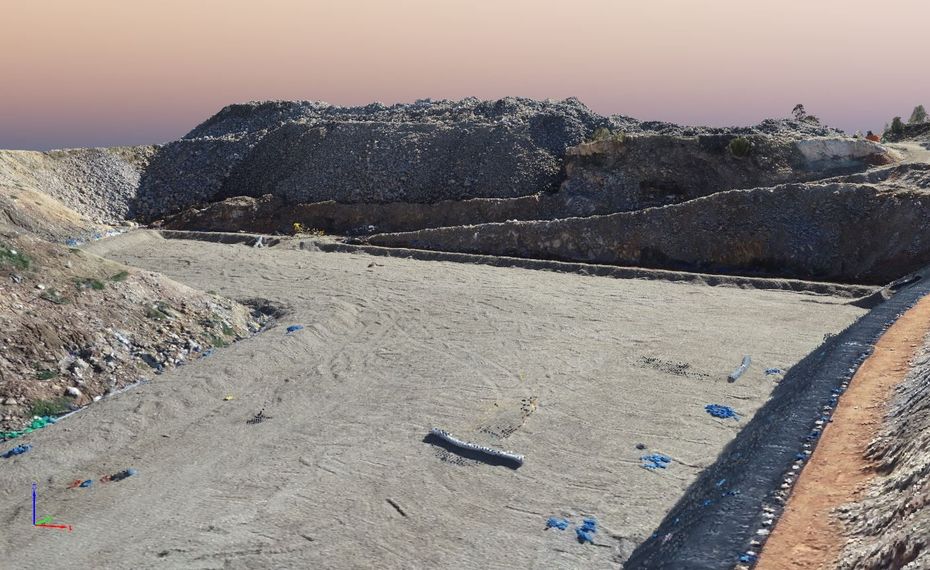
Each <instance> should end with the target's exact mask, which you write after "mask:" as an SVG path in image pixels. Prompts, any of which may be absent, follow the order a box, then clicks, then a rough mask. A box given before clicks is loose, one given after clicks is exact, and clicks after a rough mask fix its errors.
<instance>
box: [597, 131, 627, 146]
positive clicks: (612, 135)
mask: <svg viewBox="0 0 930 570" xmlns="http://www.w3.org/2000/svg"><path fill="white" fill-rule="evenodd" d="M591 141H592V142H596V141H612V142H617V143H622V142H626V133H624V132H622V131H612V130H610V129H608V128H607V127H599V128H597V129H595V130H594V133H593V134H592V135H591Z"/></svg>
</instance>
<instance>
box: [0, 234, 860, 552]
mask: <svg viewBox="0 0 930 570" xmlns="http://www.w3.org/2000/svg"><path fill="white" fill-rule="evenodd" d="M89 249H91V250H92V251H93V252H94V253H97V254H99V255H103V256H105V257H109V258H111V259H113V260H116V261H120V262H123V263H127V264H130V265H135V266H138V267H142V268H145V269H149V270H155V271H160V272H163V273H165V274H166V275H168V276H169V277H172V278H174V279H176V280H178V281H180V282H182V283H185V284H187V285H190V286H193V287H195V288H199V289H202V290H207V291H209V290H215V291H217V292H218V293H219V294H222V295H227V296H229V297H231V298H234V299H242V298H255V297H262V298H265V299H269V300H271V301H276V302H280V303H284V304H286V305H287V306H288V308H289V311H290V312H289V314H288V315H287V316H285V317H284V318H283V319H282V321H281V322H280V323H279V325H278V326H276V327H275V328H272V329H271V330H269V331H267V332H265V333H262V334H260V335H258V336H256V337H253V338H251V339H248V340H244V341H240V342H237V343H235V344H234V345H232V346H231V347H229V348H226V349H219V350H217V351H216V352H215V353H214V354H213V355H212V356H210V357H208V358H203V359H200V360H198V361H196V362H194V363H191V364H189V365H186V366H183V367H180V368H178V369H175V370H171V371H169V372H166V373H165V374H163V375H161V376H158V377H157V378H156V379H155V380H154V381H152V382H151V383H149V384H146V385H142V386H139V387H138V388H135V389H133V390H130V391H127V392H125V393H123V394H120V395H118V396H116V397H113V398H110V399H107V400H103V401H101V402H99V403H97V404H94V405H91V406H90V407H88V408H87V409H85V410H84V411H82V412H80V413H78V414H75V415H74V416H72V417H69V418H67V419H65V420H63V421H61V422H59V423H58V424H57V425H54V426H51V427H49V428H46V429H43V430H40V431H38V432H35V433H33V434H30V435H28V436H26V437H24V438H23V439H22V440H17V442H16V443H31V444H32V445H33V446H34V448H33V449H32V450H31V451H29V452H28V453H25V454H23V455H19V456H16V457H13V458H11V459H0V521H2V525H3V533H2V537H0V566H2V567H9V568H27V567H36V566H40V565H51V564H55V565H58V566H66V567H72V568H92V567H93V568H127V567H132V568H203V569H207V568H332V567H338V568H371V567H377V568H450V567H455V568H513V567H529V568H578V567H586V568H608V567H609V568H615V567H616V566H617V563H618V562H621V561H622V560H623V559H625V558H626V556H627V555H628V554H629V553H630V551H631V550H632V548H633V547H634V546H635V545H636V544H638V543H639V542H640V541H641V540H643V539H644V538H646V537H647V536H648V535H649V534H650V533H651V532H652V531H653V529H654V528H655V526H656V525H657V524H658V523H659V521H660V520H661V518H662V517H663V515H664V514H665V513H666V512H667V511H668V509H669V508H670V507H671V506H672V505H673V504H674V503H675V502H676V501H677V500H678V499H679V497H680V496H681V494H682V493H683V491H684V490H685V488H686V487H687V486H688V485H689V484H690V483H691V482H692V481H693V480H694V479H695V477H696V476H697V475H698V473H699V471H700V470H701V469H702V468H704V467H706V466H707V465H709V464H710V463H712V462H713V461H714V459H715V458H716V456H717V454H718V453H719V451H720V450H721V449H722V447H723V446H724V445H725V444H726V443H727V442H729V441H730V440H731V439H732V438H733V437H734V435H735V434H736V432H737V430H738V429H739V428H740V426H741V425H743V424H744V423H745V422H747V421H748V420H749V419H750V418H751V416H752V414H753V413H754V412H755V411H756V410H757V409H758V408H759V407H760V406H761V405H762V404H763V403H764V401H765V400H766V398H767V397H768V395H769V393H770V391H771V388H772V385H773V383H772V382H773V381H772V378H771V377H766V376H765V374H764V372H763V371H764V370H765V369H766V368H769V367H779V368H788V367H790V366H791V365H792V364H793V363H794V362H796V361H797V360H799V359H800V358H801V357H803V356H804V355H806V354H807V353H808V352H809V351H811V350H812V349H813V348H814V347H816V346H817V345H818V344H820V343H821V341H822V339H823V336H824V334H826V333H830V332H836V331H838V330H840V329H842V328H843V327H845V326H846V325H848V324H849V323H851V322H852V321H853V320H854V319H855V318H856V317H858V316H859V315H861V314H862V313H863V310H862V309H858V308H855V307H852V306H850V305H846V304H844V303H843V301H842V300H838V299H833V298H830V297H822V296H812V295H804V294H798V293H789V292H781V291H755V290H744V289H737V288H729V287H708V286H703V285H693V284H681V283H667V282H662V281H645V280H616V279H606V278H598V277H587V276H580V275H574V274H559V273H549V272H543V271H532V270H524V269H513V268H497V267H488V266H478V265H468V264H456V263H446V262H425V261H415V260H407V259H397V258H381V257H370V256H366V255H362V254H336V253H320V252H307V251H299V250H296V249H293V248H292V247H291V246H290V245H288V243H285V244H282V245H280V246H277V247H274V248H269V249H255V248H251V247H247V246H243V245H221V244H213V243H205V242H194V241H181V240H172V241H166V240H164V239H163V238H161V237H159V236H158V235H157V234H155V233H152V232H146V231H137V232H132V233H130V234H126V235H123V236H120V237H117V238H111V239H107V240H103V241H101V242H97V243H95V244H93V245H92V246H89ZM292 324H301V325H303V326H304V327H305V328H304V329H303V330H299V331H297V332H295V333H293V334H285V327H286V326H288V325H292ZM744 354H749V355H751V356H752V358H753V364H752V366H751V368H750V369H749V372H748V373H747V374H746V375H745V376H743V377H742V378H741V379H740V380H739V381H738V382H736V383H732V384H731V383H728V382H727V380H726V376H727V373H729V372H730V371H732V370H733V368H735V367H736V365H737V364H738V363H739V361H740V359H741V358H742V356H743V355H744ZM227 397H232V399H229V400H226V398H227ZM708 403H718V404H726V405H730V406H732V407H733V408H735V409H736V410H737V411H739V412H741V413H742V414H743V419H742V420H741V421H734V420H717V419H714V418H712V417H710V416H709V415H708V414H707V413H705V411H704V405H705V404H708ZM262 410H263V415H264V417H265V418H267V419H265V421H262V422H258V423H254V422H253V423H247V421H248V420H250V419H253V418H254V417H255V416H256V414H258V413H259V412H260V411H262ZM433 426H436V427H440V428H443V429H446V430H448V431H450V432H452V433H453V434H455V435H457V436H459V437H460V438H462V439H466V440H469V441H476V442H480V443H483V444H485V445H491V446H494V447H497V448H502V449H507V450H512V451H515V452H518V453H521V454H524V455H525V456H526V461H525V464H524V465H523V466H522V467H521V468H519V469H517V470H512V469H509V468H507V467H504V466H490V465H486V464H482V463H477V462H474V461H470V460H464V459H462V458H459V457H457V456H454V455H450V454H449V453H448V452H447V451H445V450H442V449H440V448H437V447H435V446H432V445H430V444H428V443H425V442H424V441H423V438H424V436H425V435H426V434H427V432H428V430H429V429H430V428H431V427H433ZM637 443H643V444H645V445H646V446H647V450H646V451H640V450H637V449H636V444H637ZM8 447H12V446H11V445H7V444H4V445H3V446H2V447H0V452H4V451H6V450H7V448H8ZM652 451H656V452H662V453H666V454H668V455H670V456H671V457H672V458H673V462H672V464H671V465H670V466H669V467H668V468H667V469H665V470H661V471H649V470H646V469H642V468H641V467H640V463H641V462H640V456H641V455H643V454H644V453H649V452H652ZM127 467H134V468H135V469H137V470H138V474H137V475H135V476H133V477H130V478H128V479H125V480H123V481H119V482H114V483H107V484H103V483H100V482H99V481H98V480H99V478H100V477H102V476H103V475H105V474H111V473H115V472H117V471H120V470H122V469H125V468H127ZM76 479H93V480H95V482H94V484H93V485H92V486H90V487H89V488H78V489H68V488H67V487H68V485H69V483H71V482H72V481H73V480H76ZM33 482H36V483H38V497H39V499H38V516H39V517H43V516H52V517H53V521H52V522H53V523H58V524H69V525H71V526H72V528H73V531H72V532H67V531H60V530H57V529H49V528H37V527H33V526H32V524H31V516H32V513H31V510H32V509H31V497H30V493H31V486H32V483H33ZM551 515H559V516H568V517H570V518H571V520H572V521H573V522H578V523H580V518H581V516H583V515H584V516H593V517H595V518H596V519H597V521H598V523H599V531H598V533H597V534H596V535H595V543H596V544H595V545H593V546H592V545H589V544H579V543H578V542H577V541H576V540H575V533H574V529H573V528H570V529H568V530H566V531H558V530H553V529H550V530H546V529H545V522H546V518H547V517H549V516H551Z"/></svg>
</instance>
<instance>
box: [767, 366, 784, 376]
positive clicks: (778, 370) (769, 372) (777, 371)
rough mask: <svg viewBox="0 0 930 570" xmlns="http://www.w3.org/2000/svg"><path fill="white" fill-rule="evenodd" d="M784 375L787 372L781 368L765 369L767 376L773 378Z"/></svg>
mask: <svg viewBox="0 0 930 570" xmlns="http://www.w3.org/2000/svg"><path fill="white" fill-rule="evenodd" d="M784 373H785V371H784V370H782V369H781V368H766V369H765V375H766V376H771V375H773V374H784Z"/></svg>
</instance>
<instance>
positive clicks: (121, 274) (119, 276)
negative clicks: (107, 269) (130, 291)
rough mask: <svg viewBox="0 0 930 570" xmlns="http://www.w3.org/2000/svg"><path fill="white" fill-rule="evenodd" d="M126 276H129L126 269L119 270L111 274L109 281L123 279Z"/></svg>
mask: <svg viewBox="0 0 930 570" xmlns="http://www.w3.org/2000/svg"><path fill="white" fill-rule="evenodd" d="M127 277H129V272H128V271H120V272H119V273H117V274H116V275H112V276H111V277H110V281H117V282H119V281H125V280H126V278H127Z"/></svg>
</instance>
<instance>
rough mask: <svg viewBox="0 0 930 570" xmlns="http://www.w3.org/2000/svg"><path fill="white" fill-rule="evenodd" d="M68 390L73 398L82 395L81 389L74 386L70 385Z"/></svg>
mask: <svg viewBox="0 0 930 570" xmlns="http://www.w3.org/2000/svg"><path fill="white" fill-rule="evenodd" d="M67 392H68V395H69V396H71V397H72V398H80V397H81V391H80V390H78V389H77V388H75V387H74V386H69V387H68V390H67Z"/></svg>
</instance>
